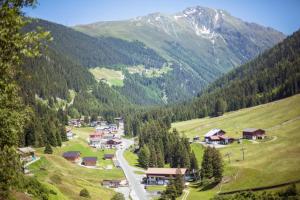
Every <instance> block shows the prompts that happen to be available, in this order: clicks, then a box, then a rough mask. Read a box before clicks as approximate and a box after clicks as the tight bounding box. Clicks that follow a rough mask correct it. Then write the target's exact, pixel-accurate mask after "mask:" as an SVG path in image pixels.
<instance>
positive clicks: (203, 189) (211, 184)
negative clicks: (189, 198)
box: [200, 182, 218, 191]
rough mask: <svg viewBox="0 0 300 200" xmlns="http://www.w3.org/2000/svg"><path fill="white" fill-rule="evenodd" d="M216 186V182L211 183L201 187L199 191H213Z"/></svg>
mask: <svg viewBox="0 0 300 200" xmlns="http://www.w3.org/2000/svg"><path fill="white" fill-rule="evenodd" d="M217 185H218V183H216V182H213V183H209V184H207V185H205V186H203V187H202V188H201V189H200V191H206V190H210V189H213V188H214V187H216V186H217Z"/></svg>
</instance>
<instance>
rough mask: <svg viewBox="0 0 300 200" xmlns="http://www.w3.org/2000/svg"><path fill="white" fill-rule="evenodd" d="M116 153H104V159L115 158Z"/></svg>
mask: <svg viewBox="0 0 300 200" xmlns="http://www.w3.org/2000/svg"><path fill="white" fill-rule="evenodd" d="M114 157H115V155H114V154H104V159H105V160H107V159H111V160H112V159H114Z"/></svg>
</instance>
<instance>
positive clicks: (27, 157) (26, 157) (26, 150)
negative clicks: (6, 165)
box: [18, 147, 36, 163]
mask: <svg viewBox="0 0 300 200" xmlns="http://www.w3.org/2000/svg"><path fill="white" fill-rule="evenodd" d="M18 154H19V155H20V160H21V162H24V163H28V162H31V161H33V160H35V159H36V156H35V150H34V149H33V148H31V147H22V148H18Z"/></svg>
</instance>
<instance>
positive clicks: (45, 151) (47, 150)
mask: <svg viewBox="0 0 300 200" xmlns="http://www.w3.org/2000/svg"><path fill="white" fill-rule="evenodd" d="M44 153H46V154H52V153H53V150H52V147H51V145H50V144H49V143H47V144H46V146H45V149H44Z"/></svg>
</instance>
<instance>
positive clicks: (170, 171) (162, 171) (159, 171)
mask: <svg viewBox="0 0 300 200" xmlns="http://www.w3.org/2000/svg"><path fill="white" fill-rule="evenodd" d="M177 169H178V168H148V169H147V171H146V172H145V173H146V174H158V175H160V174H161V175H164V174H168V175H176V174H177V173H176V172H177ZM186 170H187V169H186V168H180V171H181V174H185V173H186Z"/></svg>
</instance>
